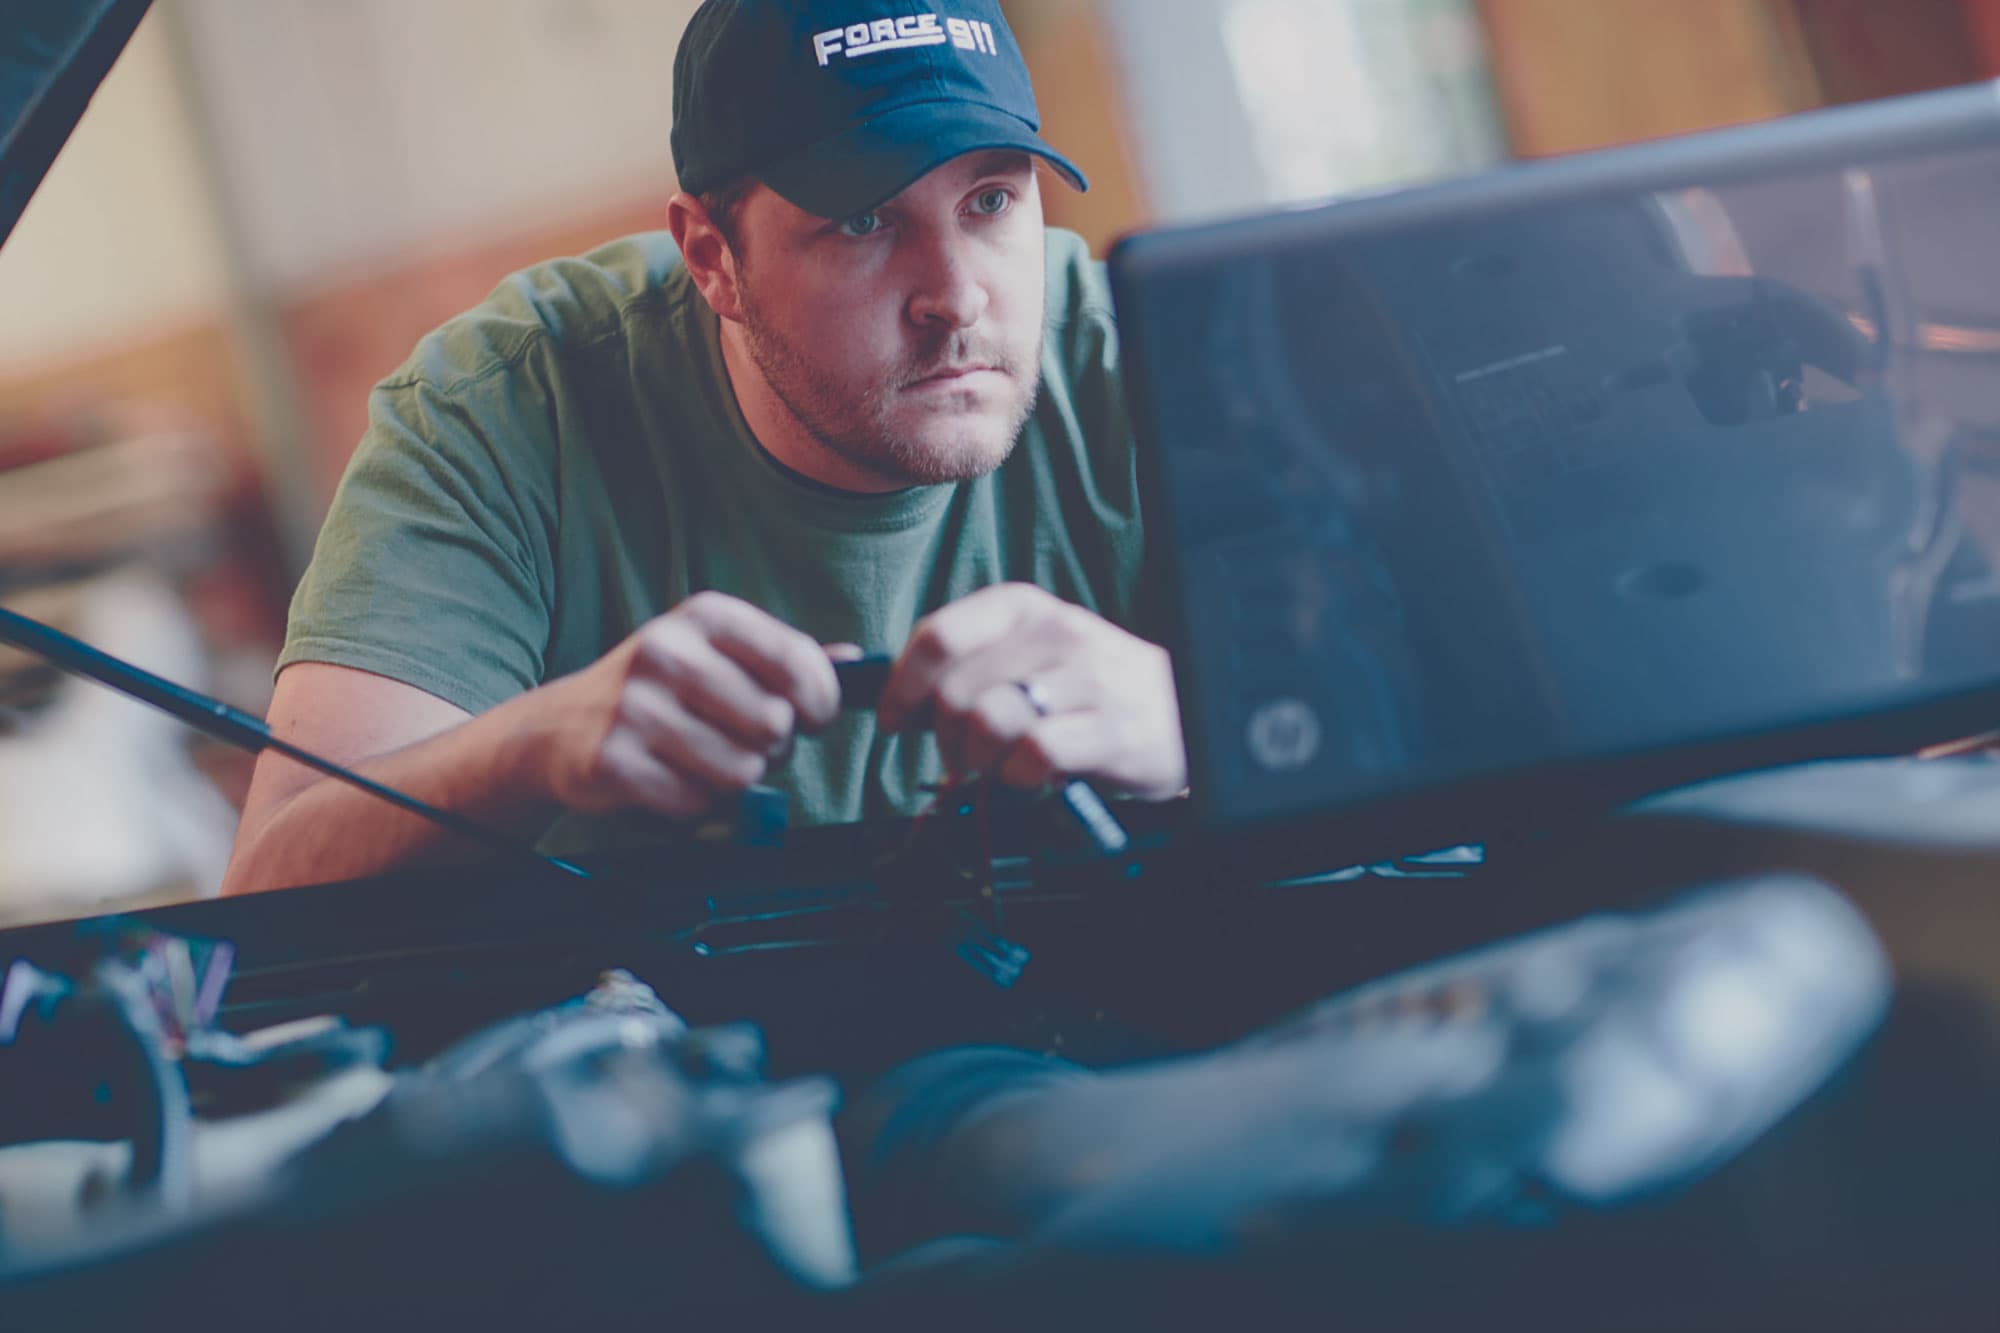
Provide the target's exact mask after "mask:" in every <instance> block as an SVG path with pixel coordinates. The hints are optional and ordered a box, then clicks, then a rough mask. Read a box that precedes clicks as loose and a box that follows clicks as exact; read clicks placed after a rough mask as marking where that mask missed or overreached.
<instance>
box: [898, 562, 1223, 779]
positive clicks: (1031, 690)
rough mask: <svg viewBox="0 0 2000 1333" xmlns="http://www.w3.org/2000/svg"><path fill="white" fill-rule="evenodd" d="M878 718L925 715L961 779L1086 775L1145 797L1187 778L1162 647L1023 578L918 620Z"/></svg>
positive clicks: (913, 719) (903, 720)
mask: <svg viewBox="0 0 2000 1333" xmlns="http://www.w3.org/2000/svg"><path fill="white" fill-rule="evenodd" d="M876 714H877V716H878V718H879V719H880V722H881V725H882V726H883V727H884V728H887V729H889V730H892V731H894V730H902V729H904V728H906V727H910V726H915V725H922V724H923V723H924V722H925V721H926V720H928V722H929V723H930V725H931V726H932V727H933V728H934V729H935V730H936V732H937V738H938V748H939V749H940V750H941V751H943V754H944V761H945V764H946V766H947V768H948V769H949V770H950V771H951V772H952V773H953V774H955V775H958V776H961V777H965V776H972V775H992V776H997V777H998V778H1000V780H1001V781H1003V782H1006V783H1008V784H1009V785H1011V786H1016V787H1038V786H1041V785H1043V784H1044V783H1047V782H1051V781H1053V780H1055V779H1056V778H1058V777H1065V776H1068V777H1088V778H1095V779H1100V780H1102V781H1103V782H1104V783H1105V784H1106V785H1108V786H1110V787H1113V788H1116V789H1117V790H1119V791H1123V792H1128V793H1130V794H1132V795H1135V796H1141V797H1146V798H1149V799H1163V798H1165V797H1168V796H1172V795H1174V794H1175V793H1176V792H1179V791H1180V790H1181V789H1182V788H1184V787H1185V786H1186V785H1187V752H1186V749H1185V748H1184V746H1183V744H1182V741H1181V720H1180V710H1179V707H1178V705H1177V703H1176V701H1175V696H1174V673H1173V665H1172V663H1171V662H1170V660H1169V659H1168V657H1167V652H1166V649H1164V648H1161V647H1160V646H1158V645H1157V644H1152V643H1148V642H1146V640H1144V639H1141V638H1139V637H1138V636H1136V635H1133V634H1130V633H1127V632H1126V631H1125V630H1122V629H1120V628H1118V626H1116V625H1114V624H1112V623H1111V622H1110V621H1108V620H1105V619H1104V618H1103V617H1101V616H1098V615H1095V614H1093V613H1091V612H1089V611H1086V610H1084V609H1083V608H1082V607H1080V606H1074V605H1072V604H1070V603H1068V602H1065V601H1062V600H1061V599H1059V598H1057V597H1055V596H1054V595H1052V594H1051V593H1048V592H1046V591H1044V590H1043V589H1041V588H1038V587H1036V586H1034V585H1033V584H1026V583H1003V584H999V585H997V586H995V587H991V588H982V589H981V590H980V591H978V592H975V593H973V594H971V595H970V596H967V597H963V598H961V599H959V600H958V601H956V602H953V603H952V604H951V605H949V606H947V607H944V608H943V609H942V610H939V611H936V612H933V613H932V614H931V615H929V616H926V617H925V618H924V619H923V620H921V621H919V622H918V623H917V627H916V631H915V633H913V634H912V635H911V636H910V641H909V643H908V644H907V645H906V646H905V647H904V649H903V652H902V655H901V656H900V657H898V658H897V660H896V665H895V668H894V670H893V671H892V672H891V674H890V677H889V683H888V686H887V687H886V688H885V689H884V690H883V692H882V698H881V701H880V703H879V704H877V706H876Z"/></svg>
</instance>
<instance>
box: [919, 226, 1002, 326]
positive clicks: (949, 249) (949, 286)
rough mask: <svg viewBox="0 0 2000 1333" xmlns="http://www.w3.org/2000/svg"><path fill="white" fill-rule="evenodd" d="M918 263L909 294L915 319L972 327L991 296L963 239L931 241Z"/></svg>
mask: <svg viewBox="0 0 2000 1333" xmlns="http://www.w3.org/2000/svg"><path fill="white" fill-rule="evenodd" d="M918 265H919V267H918V272H917V275H916V287H915V291H914V293H913V294H912V295H911V297H910V307H909V309H910V319H911V321H912V322H914V323H917V324H922V325H928V326H931V327H934V328H947V329H964V328H970V327H971V326H972V325H974V324H977V323H978V322H979V317H980V316H981V315H983V314H985V313H986V303H987V301H988V299H989V298H988V296H987V292H986V284H985V283H984V282H982V281H981V280H980V277H979V272H978V268H977V265H976V264H975V263H973V262H972V256H971V255H970V254H969V253H968V247H967V245H966V243H965V242H964V241H963V240H961V239H959V238H956V237H948V238H938V239H932V240H930V241H929V242H928V243H926V244H925V245H924V247H923V251H922V253H921V255H920V256H919V257H918Z"/></svg>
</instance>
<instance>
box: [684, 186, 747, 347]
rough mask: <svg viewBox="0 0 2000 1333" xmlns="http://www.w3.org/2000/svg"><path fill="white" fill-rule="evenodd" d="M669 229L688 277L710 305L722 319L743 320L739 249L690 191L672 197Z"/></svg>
mask: <svg viewBox="0 0 2000 1333" xmlns="http://www.w3.org/2000/svg"><path fill="white" fill-rule="evenodd" d="M667 229H668V230H669V231H671V232H672V233H673V234H674V244H675V245H676V246H678V247H679V248H680V252H681V261H682V262H683V263H685V264H686V265H687V270H688V276H689V277H690V278H693V279H694V285H695V288H696V289H697V290H698V291H700V292H701V294H702V297H703V299H704V300H706V301H707V302H708V304H709V308H710V309H711V310H713V311H715V313H716V315H717V316H719V317H720V318H722V319H727V320H741V319H742V318H743V297H742V291H741V288H740V286H739V284H738V281H737V271H738V265H737V261H736V251H735V249H734V248H733V247H732V246H731V245H730V243H729V238H728V237H727V236H724V235H723V234H722V228H720V227H718V226H716V225H715V219H713V218H711V217H710V216H709V215H708V210H707V209H706V208H703V207H702V204H701V200H699V199H697V198H695V197H694V196H693V195H691V194H687V193H679V194H676V195H675V196H674V197H673V198H671V199H669V200H668V201H667Z"/></svg>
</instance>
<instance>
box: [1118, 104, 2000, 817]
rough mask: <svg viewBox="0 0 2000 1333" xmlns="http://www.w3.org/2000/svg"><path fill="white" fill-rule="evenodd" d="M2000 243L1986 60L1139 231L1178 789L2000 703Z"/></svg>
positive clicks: (1359, 776)
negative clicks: (1572, 152) (1975, 72)
mask: <svg viewBox="0 0 2000 1333" xmlns="http://www.w3.org/2000/svg"><path fill="white" fill-rule="evenodd" d="M1996 236H2000V99H1996V94H1995V91H1994V89H1991V88H1985V87H1981V88H1973V89H1961V90H1954V91H1953V92H1950V93H1947V94H1933V95H1929V96H1927V97H1921V98H1912V99H1903V100H1901V101H1898V102H1894V103H1883V104H1876V105H1874V106H1867V107H1860V108H1850V109H1846V110H1842V111H1836V112H1828V113H1820V114H1817V115H1814V116H1808V117H1799V118H1796V119H1794V120H1792V121H1788V122H1783V123H1779V124H1774V125H1770V126H1762V127H1756V128H1753V129H1748V130H1738V131H1730V132H1725V133H1720V134H1714V135H1706V136H1699V137H1694V138H1689V139H1685V140H1679V141H1673V142H1669V143H1663V144H1656V145H1648V146H1644V147H1640V148H1635V149H1628V150H1621V151H1617V152H1611V153H1604V154H1598V155H1593V156H1590V157H1587V158H1579V159H1572V160H1569V161H1565V162H1558V163H1548V164H1541V165H1536V166H1530V167H1523V168H1516V169H1512V170H1509V171H1506V172H1501V173H1496V174H1494V175H1492V176H1490V177H1486V178H1482V179H1479V180H1475V181H1471V182H1464V183H1459V184H1455V185H1449V186H1444V187H1437V188H1433V189H1428V190H1420V191H1413V192H1410V193H1408V194H1404V195H1398V196H1388V197H1383V198H1377V199H1370V200H1362V201H1357V202H1354V203H1349V204H1339V205H1332V206H1328V207H1325V208H1321V209H1317V210H1313V211H1309V212H1296V213H1292V214H1287V215H1281V216H1275V217H1265V218H1255V219H1247V220H1244V221H1240V222H1236V223H1229V224H1222V225H1219V226H1212V227H1207V228H1202V229H1196V230H1188V231H1184V232H1175V233H1157V234H1153V235H1149V236H1140V237H1135V238H1131V239H1129V240H1128V241H1126V242H1125V243H1124V244H1122V245H1121V247H1120V248H1119V250H1118V251H1117V252H1116V254H1115V255H1114V258H1113V262H1112V268H1113V282H1114V287H1115V290H1116V293H1117V298H1118V305H1119V323H1120V332H1121V339H1122V341H1123V343H1124V347H1125V357H1126V367H1127V374H1128V377H1129V383H1128V392H1129V394H1130V395H1131V397H1132V399H1133V404H1134V412H1135V419H1136V421H1137V423H1138V429H1139V431H1140V435H1141V438H1142V443H1143V445H1144V446H1145V455H1144V456H1145V459H1146V466H1147V468H1148V470H1149V472H1150V474H1151V475H1150V482H1149V484H1150V485H1151V488H1152V492H1151V493H1152V499H1153V501H1154V503H1153V505H1152V508H1151V510H1150V511H1149V522H1150V523H1152V524H1153V529H1152V530H1153V532H1154V536H1155V540H1158V541H1163V542H1164V543H1165V545H1166V547H1167V548H1168V552H1169V557H1170V558H1169V561H1168V563H1169V565H1170V566H1171V568H1172V573H1173V577H1174V578H1175V579H1176V580H1177V589H1178V614H1179V622H1180V623H1179V624H1178V626H1177V627H1176V628H1175V631H1174V638H1175V642H1174V643H1173V644H1172V647H1173V648H1174V650H1175V661H1176V670H1177V674H1178V676H1179V685H1180V689H1181V694H1182V711H1183V718H1184V722H1185V725H1186V727H1187V730H1188V734H1189V742H1190V749H1191V754H1192V758H1193V763H1194V781H1195V795H1196V799H1197V803H1198V805H1199V807H1200V808H1201V810H1202V811H1203V812H1204V813H1205V814H1206V816H1207V817H1208V819H1209V820H1211V821H1213V822H1216V823H1220V824H1233V823H1242V822H1246V821H1254V820H1258V819H1263V818H1268V817H1277V816H1297V815H1310V814H1316V813H1324V812H1340V811H1349V810H1356V809H1359V808H1363V807H1367V806H1369V805H1370V804H1371V803H1376V802H1381V801H1384V800H1393V799H1394V798H1397V797H1401V796H1410V795H1419V794H1425V793H1430V794H1437V793H1442V792H1448V791H1450V790H1451V789H1452V788H1453V787H1454V786H1455V785H1457V784H1463V783H1466V782H1475V781H1484V783H1485V784H1486V786H1485V788H1484V791H1485V795H1486V797H1495V796H1498V795H1501V794H1502V793H1503V792H1504V791H1505V790H1507V789H1509V788H1511V789H1512V793H1513V795H1514V796H1515V797H1517V798H1518V797H1520V796H1521V795H1522V794H1523V793H1524V792H1526V793H1532V790H1533V786H1532V779H1533V777H1534V775H1536V774H1538V773H1557V772H1561V773H1565V774H1567V775H1568V776H1569V778H1570V779H1571V783H1570V787H1569V792H1570V794H1572V795H1574V794H1575V792H1576V790H1577V787H1576V783H1575V781H1574V779H1575V778H1576V777H1577V776H1578V775H1580V774H1590V773H1598V774H1617V775H1620V777H1621V780H1620V781H1611V782H1606V783H1602V784H1597V785H1596V786H1595V789H1596V790H1599V791H1602V792H1603V793H1605V794H1607V795H1631V794H1636V793H1637V791H1639V790H1643V789H1645V788H1646V787H1647V786H1648V785H1659V783H1658V782H1649V780H1648V778H1647V776H1646V774H1647V772H1649V771H1650V772H1652V773H1654V774H1655V775H1656V776H1658V777H1659V778H1660V780H1661V781H1664V780H1665V779H1666V778H1667V777H1673V778H1676V779H1678V778H1683V777H1692V776H1699V775H1701V774H1702V773H1703V772H1713V771H1721V770H1723V769H1726V768H1728V767H1733V766H1742V765H1743V764H1744V763H1745V762H1746V761H1757V760H1763V761H1768V760H1770V759H1772V758H1779V757H1804V756H1805V755H1807V754H1811V753H1837V752H1841V751H1842V750H1844V749H1848V748H1853V747H1854V746H1856V745H1857V744H1859V743H1860V739H1859V737H1860V733H1858V732H1853V731H1851V730H1849V731H1847V732H1843V731H1842V730H1841V729H1840V727H1839V726H1838V725H1837V724H1839V723H1841V722H1842V721H1851V720H1855V719H1864V718H1866V719H1873V720H1875V721H1876V722H1881V721H1882V720H1884V719H1888V720H1890V721H1894V720H1896V719H1899V718H1900V719H1903V720H1904V721H1905V722H1907V723H1908V725H1907V726H1904V727H1903V728H1901V729H1900V730H1898V729H1897V728H1894V727H1891V728H1889V729H1888V730H1887V731H1884V730H1882V729H1881V728H1879V727H1878V728H1876V729H1875V730H1874V731H1871V732H1870V733H1869V740H1868V742H1867V746H1866V747H1864V748H1879V747H1880V746H1882V745H1884V744H1900V743H1905V742H1907V743H1910V744H1917V743H1922V742H1924V741H1927V740H1933V739H1939V738H1940V737H1939V736H1938V735H1936V734H1933V733H1936V732H1939V731H1943V732H1946V733H1955V734H1963V732H1964V731H1965V730H1966V729H1968V727H1969V728H1970V729H1973V730H1977V729H1980V728H1981V727H1986V726H1995V725H2000V699H1996V698H1994V697H1982V696H1984V694H1985V692H1987V691H1995V690H1996V689H2000V245H1996V243H1995V239H1994V238H1995V237H1996ZM1968 692H1971V693H1970V694H1968ZM1941 701H1945V702H1951V701H1956V703H1957V704H1958V705H1960V706H1958V707H1953V708H1944V709H1940V708H1939V707H1937V705H1938V704H1939V703H1940V702H1941ZM1830 724H1833V725H1830ZM1753 738H1765V739H1767V740H1771V741H1774V742H1777V743H1776V744H1773V745H1770V746H1766V747H1765V748H1764V749H1763V750H1762V751H1759V752H1756V753H1753V752H1752V751H1750V750H1746V749H1745V747H1744V745H1743V742H1744V741H1745V740H1746V739H1753ZM1885 738H1887V739H1886V740H1885ZM1663 755H1664V756H1673V757H1675V758H1676V762H1675V763H1673V764H1669V765H1666V766H1664V767H1656V768H1655V769H1653V770H1647V769H1646V767H1645V766H1644V765H1635V764H1633V763H1629V762H1626V763H1621V762H1619V761H1621V760H1632V759H1634V758H1638V757H1653V758H1658V757H1660V756H1663ZM1514 779H1518V780H1519V781H1518V782H1516V781H1513V780H1514ZM1521 782H1525V783H1526V784H1527V785H1526V786H1521V785H1520V783H1521ZM1586 785H1587V786H1588V785H1589V784H1586ZM1500 804H1502V805H1506V804H1510V802H1507V801H1502V802H1500ZM1511 804H1512V805H1513V806H1514V807H1516V808H1517V809H1518V808H1519V806H1520V801H1519V800H1518V799H1516V800H1514V801H1512V802H1511ZM1436 805H1437V809H1438V810H1439V812H1440V814H1441V818H1440V819H1439V820H1438V821H1437V822H1436V825H1435V828H1434V829H1426V830H1425V831H1427V832H1431V833H1434V834H1435V836H1437V837H1438V838H1440V839H1441V840H1448V839H1453V838H1460V837H1468V838H1469V837H1476V836H1479V835H1480V834H1481V832H1482V830H1481V829H1480V828H1479V827H1478V826H1477V825H1478V823H1479V819H1478V818H1477V810H1478V809H1480V808H1487V807H1493V802H1492V801H1490V800H1482V801H1478V802H1469V803H1468V802H1466V801H1460V802H1458V803H1456V805H1455V806H1454V803H1453V802H1450V801H1443V802H1438V803H1436ZM1494 808H1497V807H1494Z"/></svg>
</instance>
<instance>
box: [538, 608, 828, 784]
mask: <svg viewBox="0 0 2000 1333" xmlns="http://www.w3.org/2000/svg"><path fill="white" fill-rule="evenodd" d="M543 688H544V690H545V691H546V692H547V694H548V695H549V696H551V697H550V699H549V700H548V702H549V703H551V704H553V705H554V707H551V708H548V709H547V710H546V712H545V713H544V723H545V728H546V729H541V743H542V744H543V745H544V746H546V747H547V748H546V750H545V757H546V762H545V765H544V767H543V772H544V773H545V774H546V777H547V781H548V783H549V796H550V797H551V798H552V799H553V800H554V801H555V802H556V803H558V804H560V805H562V806H565V807H567V808H569V809H572V810H579V811H582V812H584V813H586V814H603V813H608V812H610V811H614V810H622V809H627V808H630V807H640V808H643V809H648V810H656V811H659V812H661V813H663V814H668V815H674V816H679V817H683V818H685V817H688V816H693V815H698V814H701V813H703V812H704V811H706V810H708V809H709V808H710V807H711V806H712V805H713V804H714V803H715V800H716V798H717V797H718V796H722V795H726V794H728V793H731V792H736V791H740V790H742V789H743V788H744V787H747V786H749V785H750V784H751V783H754V782H757V781H759V780H760V779H761V778H763V776H764V774H765V772H766V771H767V770H769V769H770V768H771V766H772V765H773V764H776V763H779V762H782V760H783V759H784V757H785V756H786V755H787V754H788V753H789V752H790V750H791V747H792V741H793V738H794V737H795V736H796V735H797V733H798V732H800V731H807V732H813V731H818V730H819V729H821V728H822V727H824V726H826V725H827V724H828V723H829V722H831V721H833V719H834V717H835V715H836V714H837V713H838V712H839V709H840V686H839V683H838V682H837V681H836V680H835V678H834V674H833V663H832V661H831V659H830V658H829V657H828V655H827V650H826V649H825V648H823V647H821V646H820V645H819V644H818V643H815V642H814V641H813V640H812V638H811V637H810V636H808V635H806V634H802V633H800V632H799V631H798V630H796V629H793V628H792V627H791V626H789V625H786V624H785V623H783V622H782V621H780V620H777V619H776V618H774V617H773V616H771V615H770V614H768V613H767V612H764V611H762V610H759V609H758V608H757V607H754V606H752V605H750V604H749V603H748V602H744V601H740V600H738V599H736V598H734V597H730V596H727V595H725V594H723V593H716V592H701V593H696V594H695V595H694V596H692V597H690V598H688V599H687V600H686V601H684V602H682V603H680V604H679V605H678V606H676V607H674V608H673V609H672V610H671V611H668V612H666V613H665V614H664V615H660V616H656V617H654V618H653V619H652V620H649V621H647V622H646V623H645V624H644V625H641V626H640V627H639V628H638V629H637V630H635V631H633V632H632V634H631V635H630V636H629V637H627V638H626V639H625V640H624V642H622V643H620V644H619V645H618V646H617V647H616V648H614V649H612V650H611V651H610V652H609V653H606V654H605V655H604V656H603V657H602V658H599V659H598V660H597V661H596V662H595V663H593V664H591V665H590V666H588V667H585V668H584V669H583V670H581V671H578V672H576V673H575V674H574V675H570V676H565V677H563V678H562V679H560V680H557V681H553V682H551V683H550V684H548V685H547V686H544V687H543Z"/></svg>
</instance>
